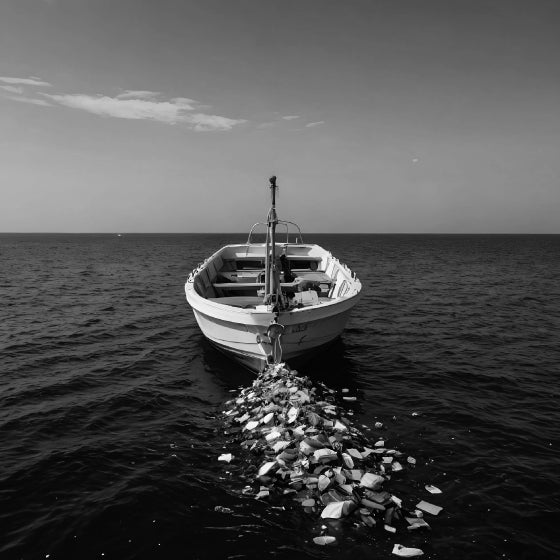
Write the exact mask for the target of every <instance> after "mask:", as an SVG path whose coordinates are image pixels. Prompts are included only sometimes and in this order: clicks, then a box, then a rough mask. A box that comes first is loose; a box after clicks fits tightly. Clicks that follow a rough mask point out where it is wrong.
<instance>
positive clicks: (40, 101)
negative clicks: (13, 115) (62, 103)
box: [8, 96, 52, 107]
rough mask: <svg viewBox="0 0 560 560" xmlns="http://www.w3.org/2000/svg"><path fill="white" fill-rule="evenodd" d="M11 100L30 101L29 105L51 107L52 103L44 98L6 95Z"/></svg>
mask: <svg viewBox="0 0 560 560" xmlns="http://www.w3.org/2000/svg"><path fill="white" fill-rule="evenodd" d="M8 99H11V100H12V101H19V102H20V103H30V104H31V105H40V106H41V107H52V105H51V104H50V103H49V102H48V101H45V100H44V99H34V98H32V97H14V96H8Z"/></svg>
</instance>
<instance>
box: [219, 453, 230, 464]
mask: <svg viewBox="0 0 560 560" xmlns="http://www.w3.org/2000/svg"><path fill="white" fill-rule="evenodd" d="M232 459H233V455H232V454H231V453H222V455H220V456H219V457H218V461H225V462H226V463H229V462H230V461H231V460H232Z"/></svg>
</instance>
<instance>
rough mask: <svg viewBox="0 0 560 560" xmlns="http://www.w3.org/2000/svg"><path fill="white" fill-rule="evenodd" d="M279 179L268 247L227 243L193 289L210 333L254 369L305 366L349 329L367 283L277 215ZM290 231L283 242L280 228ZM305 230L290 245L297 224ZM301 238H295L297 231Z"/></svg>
mask: <svg viewBox="0 0 560 560" xmlns="http://www.w3.org/2000/svg"><path fill="white" fill-rule="evenodd" d="M277 188H278V187H277V185H276V177H271V179H270V190H271V195H272V206H271V208H270V211H269V213H268V218H267V222H266V226H267V232H266V241H265V242H264V243H254V242H252V235H253V231H254V229H255V227H257V226H258V225H264V224H255V225H254V226H253V227H252V228H251V231H250V232H249V237H248V239H247V242H246V243H243V244H237V245H226V246H225V247H222V248H221V249H220V250H219V251H216V252H215V253H214V254H213V255H212V256H210V257H208V258H207V259H206V260H205V261H204V262H203V263H201V264H200V265H199V266H198V267H197V268H196V269H195V270H193V272H192V273H191V274H190V276H189V277H188V280H187V282H186V284H185V293H186V296H187V301H188V303H189V304H190V305H191V307H192V308H193V311H194V314H195V317H196V320H197V322H198V325H199V327H200V329H201V330H202V332H203V334H204V336H205V337H206V338H207V339H208V340H209V341H210V342H211V343H212V344H213V345H215V346H216V347H217V348H218V349H219V350H221V351H223V352H224V353H226V354H228V355H230V356H231V357H233V358H234V359H236V360H237V361H239V362H241V363H242V364H243V365H245V366H246V367H248V368H249V369H251V370H254V371H260V370H262V369H263V368H264V367H265V366H266V364H267V363H274V362H279V361H281V360H282V361H286V362H288V363H290V364H291V365H294V364H301V363H302V362H304V361H305V360H306V359H308V358H310V357H311V356H312V355H313V354H314V353H315V352H317V351H319V350H321V349H323V348H324V347H325V346H326V345H328V344H329V343H331V342H333V341H334V340H335V339H336V338H337V337H338V336H339V335H340V334H341V332H342V331H343V329H344V327H345V325H346V322H347V320H348V317H349V315H350V312H351V310H352V308H353V307H354V306H355V305H356V303H357V302H358V299H359V297H360V291H361V288H362V285H361V283H360V281H359V280H358V279H357V277H356V275H355V274H353V273H352V272H351V271H350V269H349V268H348V267H347V266H346V265H344V264H342V263H341V262H340V261H339V260H338V259H337V258H335V257H334V256H333V255H332V254H331V253H330V252H329V251H327V250H326V249H323V248H322V247H320V246H319V245H311V244H306V243H304V242H303V238H302V235H301V230H300V228H299V226H298V225H297V224H294V223H293V222H286V221H283V220H279V219H278V217H277V215H276V204H275V202H276V190H277ZM279 224H282V225H284V226H285V227H286V236H285V238H284V237H283V236H282V237H283V238H282V239H280V238H278V236H277V234H276V227H277V226H278V225H279ZM290 225H291V226H294V227H295V228H296V229H297V234H296V237H295V239H292V242H290V232H289V226H290ZM292 238H293V234H292Z"/></svg>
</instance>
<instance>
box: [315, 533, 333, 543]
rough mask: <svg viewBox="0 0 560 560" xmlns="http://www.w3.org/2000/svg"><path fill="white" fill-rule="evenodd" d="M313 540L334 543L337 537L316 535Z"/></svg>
mask: <svg viewBox="0 0 560 560" xmlns="http://www.w3.org/2000/svg"><path fill="white" fill-rule="evenodd" d="M313 542H314V543H315V544H320V545H325V544H332V543H333V542H336V537H331V536H329V535H325V536H324V537H314V539H313Z"/></svg>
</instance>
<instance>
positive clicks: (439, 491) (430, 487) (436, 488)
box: [424, 484, 442, 494]
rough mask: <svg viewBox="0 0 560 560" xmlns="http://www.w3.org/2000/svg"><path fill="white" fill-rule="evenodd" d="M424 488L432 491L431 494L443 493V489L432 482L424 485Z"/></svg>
mask: <svg viewBox="0 0 560 560" xmlns="http://www.w3.org/2000/svg"><path fill="white" fill-rule="evenodd" d="M424 488H425V489H426V490H427V491H428V492H429V493H430V494H441V493H442V492H441V490H440V489H439V488H438V487H437V486H433V485H432V484H426V486H424Z"/></svg>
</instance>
